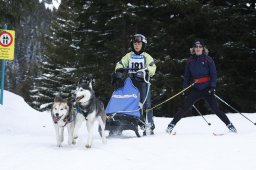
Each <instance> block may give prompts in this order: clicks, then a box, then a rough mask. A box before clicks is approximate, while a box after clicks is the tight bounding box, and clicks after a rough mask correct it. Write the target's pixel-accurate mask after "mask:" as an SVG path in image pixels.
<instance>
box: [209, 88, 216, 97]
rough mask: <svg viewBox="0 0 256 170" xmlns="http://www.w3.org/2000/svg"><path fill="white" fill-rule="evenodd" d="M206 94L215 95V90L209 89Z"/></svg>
mask: <svg viewBox="0 0 256 170" xmlns="http://www.w3.org/2000/svg"><path fill="white" fill-rule="evenodd" d="M208 93H209V94H210V95H214V94H215V88H213V87H211V88H210V89H209V90H208Z"/></svg>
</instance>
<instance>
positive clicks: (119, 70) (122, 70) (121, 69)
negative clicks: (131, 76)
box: [116, 68, 125, 73]
mask: <svg viewBox="0 0 256 170" xmlns="http://www.w3.org/2000/svg"><path fill="white" fill-rule="evenodd" d="M124 71H125V69H124V68H118V69H116V72H120V73H123V72H124Z"/></svg>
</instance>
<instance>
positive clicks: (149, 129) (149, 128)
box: [143, 123, 155, 136]
mask: <svg viewBox="0 0 256 170" xmlns="http://www.w3.org/2000/svg"><path fill="white" fill-rule="evenodd" d="M154 129H155V125H154V124H153V123H149V124H148V125H146V128H145V130H144V131H143V136H147V135H154Z"/></svg>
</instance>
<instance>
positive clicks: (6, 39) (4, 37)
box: [2, 35, 10, 45]
mask: <svg viewBox="0 0 256 170" xmlns="http://www.w3.org/2000/svg"><path fill="white" fill-rule="evenodd" d="M9 41H10V38H9V36H8V35H3V42H2V43H3V44H4V45H7V44H9Z"/></svg>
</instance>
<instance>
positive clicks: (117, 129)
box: [105, 77, 145, 137]
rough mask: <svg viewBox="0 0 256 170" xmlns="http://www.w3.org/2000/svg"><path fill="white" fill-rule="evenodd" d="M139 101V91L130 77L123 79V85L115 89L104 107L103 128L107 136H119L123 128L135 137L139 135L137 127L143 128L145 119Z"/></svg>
mask: <svg viewBox="0 0 256 170" xmlns="http://www.w3.org/2000/svg"><path fill="white" fill-rule="evenodd" d="M142 108H143V105H142V104H141V103H140V92H139V90H138V89H137V88H136V87H135V86H134V84H133V83H132V80H131V78H130V77H127V78H126V79H125V82H124V85H123V87H121V88H118V89H117V90H115V91H114V92H113V94H112V96H111V98H110V101H109V103H108V105H107V107H106V110H105V112H106V114H107V121H106V127H105V130H108V131H109V136H112V135H113V136H120V135H121V134H122V131H124V130H132V131H134V132H135V134H136V136H137V137H141V135H140V133H139V128H141V129H142V130H143V128H144V127H145V121H144V119H143V113H142Z"/></svg>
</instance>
